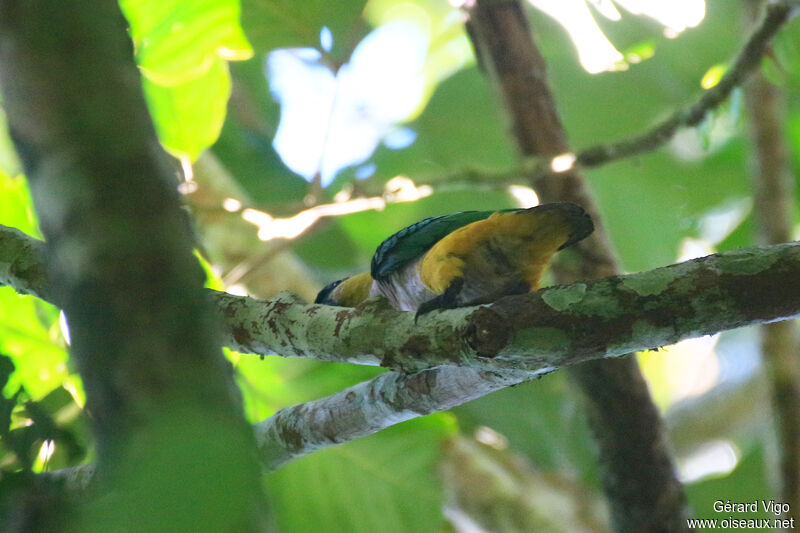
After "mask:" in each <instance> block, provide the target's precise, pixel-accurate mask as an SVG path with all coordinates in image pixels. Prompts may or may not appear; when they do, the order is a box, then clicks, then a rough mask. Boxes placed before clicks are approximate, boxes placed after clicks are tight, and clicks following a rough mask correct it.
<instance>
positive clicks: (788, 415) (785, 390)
mask: <svg viewBox="0 0 800 533" xmlns="http://www.w3.org/2000/svg"><path fill="white" fill-rule="evenodd" d="M747 7H748V11H749V12H748V15H749V16H748V18H749V19H750V21H751V22H752V21H754V20H756V18H757V15H758V11H759V10H760V8H761V7H762V2H760V1H754V0H750V1H749V2H747ZM771 10H772V11H774V8H771ZM744 95H745V103H746V105H747V110H748V115H749V119H750V122H749V126H750V136H751V138H752V143H753V159H754V169H753V172H752V173H751V176H752V180H751V181H752V186H753V214H754V216H755V219H756V233H757V236H756V237H757V240H758V242H759V243H761V244H775V243H780V242H786V241H789V240H791V238H792V220H793V218H794V217H793V215H794V204H795V202H796V200H797V199H796V196H795V190H794V189H795V187H794V182H795V179H794V176H793V175H792V170H791V164H790V155H789V154H790V152H789V148H788V146H787V143H786V139H787V133H786V126H785V116H786V113H785V103H784V98H783V92H782V91H781V89H779V88H778V87H776V86H774V85H772V84H771V83H770V82H769V81H767V79H766V78H765V77H764V75H763V73H761V72H756V73H755V74H754V75H753V77H752V78H751V79H750V80H749V81H748V83H747V84H745V86H744ZM760 334H761V349H762V353H763V355H764V362H765V363H766V366H767V373H768V375H769V378H770V382H771V386H772V406H773V411H774V415H775V419H776V422H777V431H778V443H779V459H780V469H779V471H780V486H781V489H780V493H781V500H782V501H784V502H786V503H788V504H789V516H790V517H794V518H795V519H796V520H800V358H798V353H797V352H798V345H799V343H798V331H797V324H796V323H795V322H794V321H786V322H777V323H775V324H769V325H766V326H763V327H762V328H761V331H760Z"/></svg>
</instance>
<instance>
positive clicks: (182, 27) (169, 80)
mask: <svg viewBox="0 0 800 533" xmlns="http://www.w3.org/2000/svg"><path fill="white" fill-rule="evenodd" d="M120 6H121V7H122V10H123V12H124V13H125V16H126V17H127V19H128V21H129V22H130V25H131V37H132V38H133V42H134V45H135V47H136V61H137V63H138V64H139V67H140V68H141V69H142V72H143V73H144V75H145V76H146V77H147V78H149V79H150V80H151V81H153V82H155V83H158V84H160V85H165V86H174V85H180V84H183V83H186V82H187V81H190V80H192V79H195V78H198V77H200V76H202V75H203V74H205V73H206V71H208V70H209V69H210V68H212V65H213V63H214V62H215V60H217V59H219V58H220V57H222V58H225V59H229V60H239V59H248V58H250V57H252V55H253V50H252V48H251V47H250V45H249V43H248V42H247V39H246V38H245V36H244V33H243V32H242V29H241V26H240V25H239V12H240V8H239V0H121V1H120Z"/></svg>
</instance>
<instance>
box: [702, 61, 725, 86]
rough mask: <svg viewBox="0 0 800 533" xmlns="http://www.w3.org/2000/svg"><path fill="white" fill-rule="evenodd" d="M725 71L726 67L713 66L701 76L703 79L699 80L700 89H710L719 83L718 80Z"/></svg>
mask: <svg viewBox="0 0 800 533" xmlns="http://www.w3.org/2000/svg"><path fill="white" fill-rule="evenodd" d="M727 70H728V67H727V65H714V66H713V67H711V68H710V69H708V70H707V71H706V73H705V74H703V77H702V78H701V79H700V87H702V88H703V89H710V88H712V87H713V86H714V85H716V84H717V83H719V80H721V79H722V76H724V75H725V71H727Z"/></svg>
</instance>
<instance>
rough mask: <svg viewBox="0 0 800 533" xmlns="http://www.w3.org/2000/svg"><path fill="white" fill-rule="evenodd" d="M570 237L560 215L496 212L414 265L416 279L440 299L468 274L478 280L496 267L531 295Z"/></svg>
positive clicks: (569, 226) (456, 233) (461, 230)
mask: <svg viewBox="0 0 800 533" xmlns="http://www.w3.org/2000/svg"><path fill="white" fill-rule="evenodd" d="M572 231H573V225H572V223H571V221H570V220H569V219H568V218H566V217H565V216H564V215H563V214H562V213H560V212H558V211H536V210H528V211H518V212H497V213H494V214H492V215H491V216H490V217H489V218H487V219H485V220H479V221H477V222H473V223H472V224H468V225H466V226H463V227H461V228H459V229H457V230H455V231H453V232H452V233H450V234H449V235H447V236H446V237H444V238H443V239H442V240H440V241H439V242H438V243H436V245H435V246H434V247H433V248H432V249H431V250H430V251H429V252H428V253H427V254H425V257H424V258H423V260H422V261H421V262H420V263H419V265H418V268H419V272H420V277H421V279H422V281H423V283H425V285H427V286H428V288H430V289H431V290H432V291H433V292H435V293H437V294H441V293H443V292H444V291H445V290H446V289H447V288H448V287H449V286H450V284H451V282H452V281H453V280H454V279H455V278H458V277H463V276H464V275H468V274H469V272H468V271H470V270H472V271H474V273H475V274H476V275H481V273H484V272H485V273H488V272H491V271H492V270H493V269H495V270H496V269H497V268H498V265H499V266H502V267H507V271H508V273H511V272H515V273H517V275H518V279H520V280H521V281H524V282H525V283H527V284H528V285H529V290H533V289H536V288H537V287H538V286H539V279H540V278H541V275H542V272H543V271H544V268H545V266H546V264H547V262H548V260H549V259H550V258H551V257H552V256H553V254H554V253H555V252H556V251H557V250H558V249H559V248H560V247H561V246H562V245H563V244H564V243H566V242H567V241H568V240H569V238H570V235H571V233H572ZM487 263H490V264H487Z"/></svg>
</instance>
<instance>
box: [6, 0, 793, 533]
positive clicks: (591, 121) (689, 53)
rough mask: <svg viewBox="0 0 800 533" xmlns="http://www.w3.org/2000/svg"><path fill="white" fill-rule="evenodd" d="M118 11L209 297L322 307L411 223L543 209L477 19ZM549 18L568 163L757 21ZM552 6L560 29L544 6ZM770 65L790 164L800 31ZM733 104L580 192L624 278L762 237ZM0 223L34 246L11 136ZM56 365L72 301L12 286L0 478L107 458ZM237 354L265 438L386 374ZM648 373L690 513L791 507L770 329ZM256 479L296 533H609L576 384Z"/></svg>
mask: <svg viewBox="0 0 800 533" xmlns="http://www.w3.org/2000/svg"><path fill="white" fill-rule="evenodd" d="M120 4H121V6H122V8H123V11H124V13H125V15H126V17H127V18H128V20H129V22H130V24H131V32H130V33H131V37H132V39H133V41H134V45H135V52H136V58H137V61H138V64H139V65H140V67H141V73H142V80H143V87H144V91H145V94H146V97H147V101H148V105H149V106H150V111H151V114H152V117H153V121H154V123H155V125H156V129H157V131H158V134H159V137H160V139H161V141H162V143H163V145H164V146H165V148H166V149H167V150H168V151H169V152H170V153H171V154H173V155H174V156H175V157H176V159H177V160H178V161H179V162H180V167H181V174H182V176H183V180H184V181H183V182H182V183H181V190H182V192H183V193H184V194H185V198H186V202H187V204H188V205H189V206H190V209H191V211H192V213H193V214H194V216H195V220H196V225H197V234H198V250H199V255H201V256H202V257H203V259H204V260H205V261H206V262H207V264H208V272H209V274H210V276H209V277H210V283H211V284H212V285H213V286H214V287H215V288H225V289H226V290H229V291H231V292H236V293H241V294H251V295H253V296H257V297H269V296H272V295H274V294H276V293H277V292H279V291H282V290H289V291H292V292H295V293H297V294H299V295H300V296H302V297H303V298H305V299H312V298H313V297H314V294H315V293H316V291H317V290H319V288H320V287H321V286H323V285H324V284H326V283H328V282H330V281H332V280H334V279H338V278H341V277H343V276H345V275H349V274H353V273H356V272H359V271H362V270H364V269H365V268H366V267H367V265H368V263H369V259H370V257H371V255H372V253H373V252H374V250H375V248H376V246H377V245H378V244H379V243H380V242H381V241H382V240H383V239H384V238H385V237H387V236H388V235H390V234H392V233H393V232H395V231H396V230H398V229H400V228H402V227H403V226H406V225H408V224H410V223H412V222H415V221H417V220H419V219H421V218H424V217H427V216H432V215H437V214H442V213H447V212H453V211H459V210H467V209H493V208H504V207H514V206H520V205H524V206H526V205H531V204H532V203H533V202H535V201H536V200H535V192H534V191H531V190H530V189H528V188H527V187H525V180H524V178H523V177H522V176H520V177H519V180H518V181H516V182H515V181H514V180H513V179H512V180H511V181H510V182H509V180H508V176H513V175H514V170H515V169H516V168H518V167H517V165H518V164H519V161H518V157H517V155H516V154H515V153H514V150H513V143H512V142H511V140H510V137H509V133H508V131H507V130H508V129H507V121H506V119H505V118H504V116H503V110H502V109H501V107H500V105H499V103H498V101H497V98H496V97H495V94H494V93H493V90H492V87H491V86H490V84H489V83H488V82H487V80H486V78H485V77H484V76H483V75H482V74H481V72H480V71H479V70H478V68H477V66H476V65H475V60H474V57H473V54H472V50H471V49H470V45H469V41H468V39H467V37H466V35H465V34H464V30H463V14H462V13H461V12H460V11H459V9H458V8H457V7H456V6H454V5H452V4H451V3H447V2H446V1H445V0H368V1H365V0H343V1H340V2H325V1H321V0H310V1H307V2H303V3H301V4H296V3H292V2H285V1H283V0H241V3H240V2H239V0H203V1H188V0H166V1H165V0H161V1H158V2H156V1H152V0H143V1H133V0H121V2H120ZM533 4H535V7H534V6H531V7H530V10H529V14H530V18H531V22H532V27H533V30H534V34H535V38H536V40H537V43H538V45H539V46H540V47H541V50H542V51H543V53H544V55H545V59H546V60H547V63H548V67H549V74H550V81H551V87H552V89H553V92H554V93H555V96H556V99H557V101H558V104H559V110H560V112H561V114H562V118H563V120H564V122H565V126H566V129H567V131H568V132H569V136H570V141H571V143H572V145H573V147H574V148H576V149H579V148H581V147H587V146H589V145H593V144H597V143H600V142H608V141H613V140H618V139H622V138H625V137H627V136H630V135H633V134H635V133H639V132H641V131H644V130H646V129H647V128H649V127H651V126H653V125H654V124H655V123H656V122H657V121H659V120H660V119H663V118H664V117H665V116H667V115H668V114H670V113H671V112H672V111H674V110H675V109H676V108H678V107H680V106H683V105H686V104H688V103H690V102H692V101H693V100H694V99H696V98H697V97H698V96H699V95H700V94H701V93H702V91H703V90H704V88H708V87H710V86H712V85H713V84H714V82H715V80H716V79H718V77H719V75H720V73H721V72H724V70H725V68H726V66H727V65H728V64H729V61H730V60H731V59H732V58H733V57H734V56H735V54H736V53H737V52H738V50H739V47H740V45H741V43H742V42H743V41H744V39H745V38H746V36H747V34H748V31H747V29H746V28H747V26H748V24H747V23H746V17H745V15H744V12H745V11H744V8H743V3H740V2H735V3H732V2H728V1H724V0H709V1H708V2H707V3H705V2H703V1H702V0H699V1H693V0H687V1H685V2H678V3H673V2H661V3H659V2H635V1H634V0H627V1H624V2H622V1H620V2H615V3H612V2H587V3H584V2H582V1H575V2H562V3H560V2H546V1H544V0H537V1H535V2H533ZM548 4H550V6H549V7H548ZM553 5H561V6H562V9H561V13H551V14H549V15H548V14H546V13H545V12H544V11H543V10H548V9H549V10H550V11H552V6H553ZM659 5H661V7H660V8H659ZM564 6H566V7H564ZM615 6H616V7H615ZM637 6H638V7H637ZM648 6H649V7H648ZM664 6H666V7H664ZM648 10H649V11H648ZM665 13H666V14H665ZM557 19H558V20H557ZM617 19H618V20H617ZM581 24H582V25H581ZM606 38H607V40H605V39H606ZM612 45H613V47H612ZM763 68H764V71H765V73H766V75H767V76H768V78H769V79H770V81H772V82H773V83H775V84H777V85H778V86H780V87H782V88H783V89H784V90H785V93H786V95H787V97H788V102H787V104H788V105H787V113H788V114H787V124H788V131H787V134H788V135H789V139H788V142H789V143H790V145H791V147H792V150H793V158H794V166H795V168H800V166H798V163H800V161H798V158H799V157H800V20H794V21H793V22H790V24H789V25H788V26H787V27H786V28H784V29H783V30H782V32H781V33H780V34H779V36H778V37H777V39H776V40H775V41H774V46H773V49H772V52H771V54H770V55H769V56H768V57H767V58H765V59H764V61H763ZM741 99H742V97H741V94H740V91H739V90H737V91H736V92H735V93H734V95H733V97H732V98H731V99H730V101H729V102H727V103H726V104H725V105H723V106H722V107H721V108H719V109H718V110H716V111H715V112H714V113H712V114H711V115H710V116H709V117H708V119H707V120H706V121H705V122H704V124H703V125H702V126H701V127H699V128H697V129H693V130H685V131H681V132H679V134H678V135H677V136H676V137H675V138H674V139H673V140H672V141H671V142H670V143H669V144H668V145H666V146H665V147H663V148H662V149H660V150H658V151H656V152H654V153H651V154H648V155H644V156H640V157H636V158H633V159H629V160H622V161H617V162H614V163H611V164H608V165H606V166H603V167H601V168H598V169H595V170H591V171H587V172H586V173H585V176H586V178H587V179H588V182H589V186H590V188H591V190H592V192H593V194H594V195H595V197H596V200H597V202H598V204H599V206H600V210H601V212H602V216H603V221H604V223H605V225H606V227H607V229H608V231H609V233H610V236H611V238H612V240H613V244H614V246H615V248H616V250H617V251H618V255H619V258H620V260H621V263H622V265H623V267H624V269H625V270H626V271H639V270H646V269H651V268H655V267H658V266H662V265H665V264H669V263H673V262H675V261H677V260H684V259H687V258H691V257H695V256H699V255H705V254H708V253H712V252H715V251H722V250H728V249H733V248H738V247H742V246H748V245H752V244H753V243H754V240H753V228H752V226H753V224H752V222H751V206H752V201H751V196H752V195H751V191H750V186H749V183H748V172H749V171H750V168H751V166H750V157H751V156H750V151H751V148H750V143H749V140H748V138H747V135H746V127H745V126H746V121H747V117H746V116H744V115H743V112H742V110H741V107H742V106H741ZM3 130H4V128H3ZM176 168H177V165H176ZM509 185H515V186H512V187H509ZM0 223H2V224H5V225H9V226H14V227H17V228H19V229H21V230H22V231H24V232H26V233H28V234H30V235H33V236H37V237H38V236H39V234H38V230H37V225H36V220H35V217H34V214H33V209H32V205H31V201H30V197H29V195H28V192H27V188H26V183H25V180H24V176H22V175H21V169H20V166H19V163H18V161H17V159H16V157H15V155H14V153H13V148H12V146H11V144H10V141H9V139H8V136H7V134H6V133H5V131H3V134H2V136H0ZM66 346H67V340H66V338H65V332H64V329H63V328H62V325H61V322H60V320H59V312H58V310H57V309H54V308H53V307H51V306H49V305H48V304H45V303H43V302H41V301H38V300H36V299H33V298H30V297H22V296H18V295H16V294H15V293H14V292H13V291H12V290H11V289H10V288H7V287H0V353H2V354H3V358H2V359H0V363H2V364H0V378H2V379H0V385H3V386H4V388H3V399H2V401H3V405H2V406H3V409H2V412H3V416H4V419H3V420H2V421H0V431H2V432H1V433H0V436H2V437H3V440H2V443H1V444H0V466H2V468H3V469H4V470H5V471H6V472H12V471H14V470H15V469H17V470H18V469H20V468H32V469H33V470H35V471H51V470H55V469H58V468H62V467H65V466H68V465H72V464H77V463H79V462H87V461H91V458H92V449H91V444H90V442H89V438H88V433H87V430H86V422H85V420H84V418H83V416H82V413H81V407H82V404H83V394H82V390H81V384H80V379H79V377H78V376H77V375H76V374H75V373H74V369H73V368H72V366H71V364H70V362H69V359H68V355H67V351H66ZM228 355H229V357H230V358H231V360H232V361H233V362H234V364H235V366H236V370H237V376H238V380H239V383H240V384H241V387H242V391H243V393H244V397H245V404H246V410H247V415H248V417H249V418H250V419H251V420H252V421H254V422H255V421H259V420H262V419H263V418H265V417H268V416H269V415H270V414H271V413H273V412H274V411H275V410H277V409H279V408H282V407H285V406H289V405H292V404H294V403H297V402H302V401H307V400H310V399H314V398H318V397H320V396H323V395H326V394H330V393H333V392H336V391H338V390H340V389H342V388H344V387H346V386H348V385H351V384H354V383H356V382H358V381H361V380H364V379H367V378H369V377H371V376H373V375H375V374H376V373H378V372H380V371H381V370H380V369H373V368H364V367H356V366H350V365H339V364H323V363H316V362H313V361H308V360H286V359H282V358H279V357H274V358H266V359H264V360H260V359H259V358H257V357H254V356H247V355H240V354H236V353H229V354H228ZM639 360H640V363H641V365H642V367H643V370H644V372H645V374H646V376H647V378H648V381H649V384H650V387H651V391H652V393H653V395H654V397H655V399H656V402H657V403H658V405H659V406H660V408H661V409H662V410H663V413H664V416H665V417H666V420H667V423H668V426H669V428H670V433H671V438H672V442H673V446H674V449H675V453H676V459H677V463H678V466H679V468H680V473H681V477H682V479H683V480H684V481H685V482H686V483H687V488H688V492H689V497H690V504H691V506H692V508H693V509H694V511H693V515H694V516H701V517H702V516H713V513H712V509H711V503H712V502H713V501H714V500H718V499H722V500H726V499H730V500H732V501H745V500H746V501H752V500H754V499H762V498H765V499H770V498H774V497H775V494H776V491H775V472H776V464H775V451H776V450H775V448H776V444H775V442H776V441H775V436H774V435H775V433H774V428H773V420H772V416H771V414H770V405H769V398H768V393H767V391H766V385H765V383H764V375H763V374H764V373H763V370H762V364H761V359H760V353H759V345H758V342H757V338H756V334H755V331H753V330H749V329H744V330H737V331H732V332H728V333H724V334H721V335H715V336H713V337H706V338H702V339H695V340H691V341H687V342H683V343H680V344H679V345H676V346H672V347H668V348H666V349H663V350H660V351H658V352H654V353H644V354H640V355H639ZM264 482H265V485H266V487H267V490H268V495H269V497H270V501H271V503H272V505H273V506H274V510H275V516H276V520H277V521H278V524H279V526H281V529H282V530H284V531H313V530H324V531H331V532H335V531H342V532H360V531H363V532H372V531H382V532H391V531H398V532H401V531H402V532H409V531H448V530H457V531H470V529H469V527H470V526H471V525H474V524H475V523H479V524H482V526H483V527H486V528H494V529H495V530H499V531H515V530H530V529H531V528H540V529H542V530H548V531H594V530H602V529H603V528H604V526H603V524H604V521H605V513H604V511H603V508H602V504H601V497H600V491H599V486H598V479H597V468H596V465H595V452H594V449H593V447H592V443H591V440H590V435H589V431H588V428H587V427H586V425H585V421H584V419H583V418H582V415H581V410H580V405H579V404H578V401H577V398H576V396H575V395H574V393H573V391H572V390H571V388H570V385H569V383H568V382H567V381H566V379H565V376H564V375H563V374H562V373H555V374H553V375H549V376H547V377H545V378H543V379H541V380H538V381H536V382H531V383H527V384H524V385H521V386H517V387H514V388H511V389H507V390H504V391H501V392H497V393H495V394H493V395H491V396H489V397H486V398H483V399H481V400H478V401H474V402H471V403H469V404H467V405H465V406H462V407H460V408H458V409H455V410H453V411H452V412H448V413H442V414H436V415H432V416H428V417H425V418H423V419H419V420H416V421H412V422H408V423H404V424H401V425H399V426H396V427H394V428H391V429H389V430H386V431H384V432H382V433H380V434H378V435H375V436H372V437H369V438H365V439H362V440H359V441H357V442H353V443H349V444H346V445H342V446H339V447H335V448H332V449H329V450H325V451H323V452H319V453H315V454H313V455H311V456H308V457H305V458H302V459H300V460H297V461H295V462H294V463H291V464H289V465H287V466H284V467H283V468H281V469H280V470H279V471H277V472H274V473H271V474H268V475H266V476H265V478H264ZM476 489H477V490H476ZM747 517H748V518H752V517H753V516H750V515H748V516H747Z"/></svg>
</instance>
